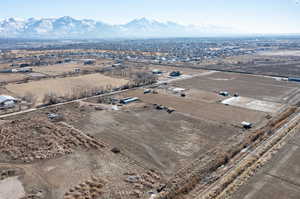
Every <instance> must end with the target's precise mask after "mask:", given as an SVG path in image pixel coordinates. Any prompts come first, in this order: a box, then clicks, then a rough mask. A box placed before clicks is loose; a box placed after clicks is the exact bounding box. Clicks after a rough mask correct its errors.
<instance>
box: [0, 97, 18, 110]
mask: <svg viewBox="0 0 300 199" xmlns="http://www.w3.org/2000/svg"><path fill="white" fill-rule="evenodd" d="M17 102H18V100H17V99H16V98H14V97H12V96H9V95H0V109H6V108H12V107H14V106H15V105H16V103H17Z"/></svg>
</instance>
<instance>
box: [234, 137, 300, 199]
mask: <svg viewBox="0 0 300 199" xmlns="http://www.w3.org/2000/svg"><path fill="white" fill-rule="evenodd" d="M299 135H300V134H299V132H298V134H297V135H296V137H294V138H292V137H291V138H290V140H289V143H288V144H287V145H286V146H284V147H283V148H282V149H281V150H280V151H279V152H278V153H277V154H276V155H275V156H274V157H273V159H272V160H271V161H270V162H268V163H267V164H266V165H265V166H264V168H262V169H261V170H259V172H258V173H257V174H256V175H255V176H254V177H252V178H251V179H250V180H249V182H248V183H247V184H245V185H243V186H242V187H241V188H240V189H239V190H238V191H237V192H236V193H235V194H234V195H233V197H232V198H233V199H240V198H245V199H267V198H274V199H282V198H288V199H298V198H299V195H300V172H299V170H300V166H299V165H300V155H299V154H300V147H299V144H300V136H299Z"/></svg>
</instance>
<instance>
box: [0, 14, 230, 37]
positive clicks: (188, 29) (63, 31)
mask: <svg viewBox="0 0 300 199" xmlns="http://www.w3.org/2000/svg"><path fill="white" fill-rule="evenodd" d="M234 33H235V31H234V30H233V29H231V28H224V27H218V26H213V25H203V26H194V25H189V26H185V25H180V24H177V23H174V22H158V21H155V20H149V19H146V18H140V19H135V20H133V21H131V22H129V23H127V24H122V25H111V24H107V23H103V22H100V21H95V20H91V19H82V20H78V19H74V18H72V17H68V16H65V17H60V18H42V19H35V18H29V19H16V18H6V19H3V20H0V38H78V39H84V38H139V37H140V38H147V37H148V38H149V37H190V36H195V37H196V36H210V35H222V34H234Z"/></svg>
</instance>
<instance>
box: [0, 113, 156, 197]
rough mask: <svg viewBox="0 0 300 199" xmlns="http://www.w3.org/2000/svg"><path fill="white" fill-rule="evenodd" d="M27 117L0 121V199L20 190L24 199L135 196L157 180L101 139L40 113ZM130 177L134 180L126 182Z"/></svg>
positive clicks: (18, 194)
mask: <svg viewBox="0 0 300 199" xmlns="http://www.w3.org/2000/svg"><path fill="white" fill-rule="evenodd" d="M29 117H30V118H31V119H28V118H27V119H23V120H13V121H7V122H6V123H3V124H2V125H0V132H1V140H2V142H1V145H0V150H1V153H0V154H1V159H0V173H1V180H2V181H0V182H1V185H5V186H6V189H2V188H1V189H0V197H1V198H3V197H4V198H5V199H6V198H8V199H13V198H14V196H16V197H18V198H19V197H22V196H24V195H25V192H26V196H25V198H26V199H29V198H47V199H48V198H53V199H54V198H55V199H56V198H64V199H76V198H78V197H84V198H87V199H93V198H95V197H101V198H106V199H109V198H137V196H138V195H139V194H142V193H147V191H148V190H150V189H151V187H154V186H158V185H159V184H156V183H160V182H161V181H160V179H161V177H160V175H159V174H156V173H154V172H153V171H149V170H147V169H145V168H143V167H141V166H139V165H138V164H137V163H135V162H134V161H132V160H130V159H128V158H127V157H126V156H124V155H122V154H114V153H113V152H111V151H110V149H111V147H110V146H108V145H107V144H105V143H103V142H102V141H101V140H98V139H96V138H94V137H91V136H89V135H86V134H83V133H81V132H80V131H77V130H75V129H73V128H70V127H69V126H68V125H65V124H64V123H55V124H54V123H52V122H50V121H48V119H47V117H45V115H41V117H39V116H38V115H36V117H33V118H32V117H31V116H29ZM25 118H26V116H25ZM24 162H26V164H24ZM130 176H134V177H136V178H137V180H136V181H135V182H134V183H132V182H129V181H127V179H128V178H129V177H130ZM21 183H22V184H21ZM12 190H14V192H13V194H14V195H11V193H12ZM24 191H25V192H24ZM7 196H9V197H7Z"/></svg>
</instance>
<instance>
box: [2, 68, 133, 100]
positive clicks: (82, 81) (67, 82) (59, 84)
mask: <svg viewBox="0 0 300 199" xmlns="http://www.w3.org/2000/svg"><path fill="white" fill-rule="evenodd" d="M127 83H128V80H123V79H115V78H112V77H108V76H104V75H101V74H89V75H82V76H77V77H66V78H54V79H45V80H40V81H32V82H28V83H23V84H9V85H7V86H6V88H7V89H8V90H9V91H10V92H12V93H15V94H16V95H19V96H24V95H26V93H32V94H33V95H34V96H36V97H37V98H38V102H41V101H42V100H43V96H44V95H45V94H48V93H55V94H56V95H57V96H61V97H64V96H69V95H72V94H73V92H74V91H76V90H86V89H92V88H98V89H100V88H106V87H107V86H110V87H119V86H122V85H125V84H127Z"/></svg>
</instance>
